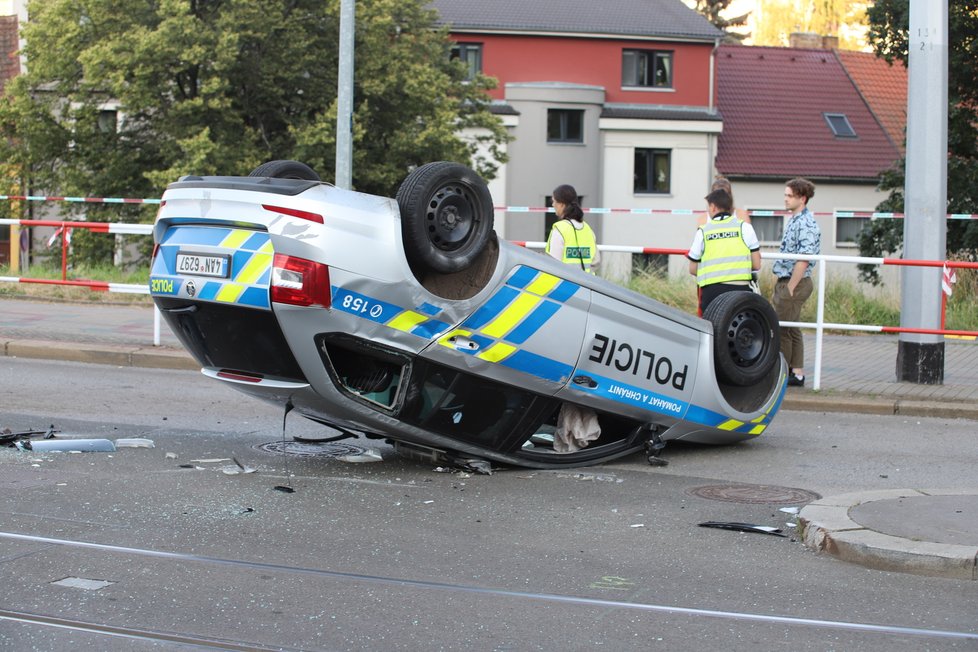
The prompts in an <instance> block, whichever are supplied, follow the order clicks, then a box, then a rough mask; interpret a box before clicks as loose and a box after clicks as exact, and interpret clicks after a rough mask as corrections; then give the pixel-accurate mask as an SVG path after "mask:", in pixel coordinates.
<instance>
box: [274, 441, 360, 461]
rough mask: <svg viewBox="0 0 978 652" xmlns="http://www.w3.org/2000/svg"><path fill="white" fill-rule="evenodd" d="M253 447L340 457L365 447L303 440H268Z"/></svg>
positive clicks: (291, 453)
mask: <svg viewBox="0 0 978 652" xmlns="http://www.w3.org/2000/svg"><path fill="white" fill-rule="evenodd" d="M255 448H258V449H259V450H263V451H265V452H266V453H275V454H276V455H283V454H285V455H297V456H299V457H340V456H342V455H363V454H364V453H365V452H366V449H365V448H361V447H360V446H354V445H353V444H347V443H344V442H338V441H331V442H322V443H313V442H305V441H282V440H279V441H270V442H268V443H267V444H259V445H258V446H256V447H255Z"/></svg>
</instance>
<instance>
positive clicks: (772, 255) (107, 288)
mask: <svg viewBox="0 0 978 652" xmlns="http://www.w3.org/2000/svg"><path fill="white" fill-rule="evenodd" d="M5 198H13V197H7V196H3V195H0V200H2V199H5ZM18 199H31V200H49V201H50V200H62V201H74V200H78V201H90V202H94V201H102V202H105V203H113V202H114V203H153V202H154V201H155V202H158V201H159V200H136V199H92V198H88V199H86V198H64V197H60V198H57V197H56V198H51V197H45V198H42V197H18ZM516 208H517V209H518V208H519V207H516ZM509 210H513V207H509ZM523 210H524V211H525V212H532V211H537V212H543V211H547V210H551V209H546V208H541V209H531V208H524V209H523ZM590 210H591V211H592V212H612V211H613V210H614V209H590ZM622 210H624V209H622ZM634 211H639V212H642V213H649V212H652V211H651V210H643V209H634ZM660 212H661V211H660ZM668 212H671V213H673V214H675V213H676V211H675V210H672V211H668ZM761 213H765V214H766V213H773V211H760V212H758V214H761ZM682 214H694V211H682ZM874 215H882V214H874ZM885 215H886V216H888V217H893V215H892V214H885ZM951 217H957V218H962V219H963V218H971V217H978V215H976V216H965V215H959V216H949V219H950V218H951ZM4 224H9V225H18V226H21V227H26V228H32V227H53V228H55V229H56V231H55V235H60V239H61V279H60V280H58V279H39V278H21V277H12V276H0V282H7V283H38V284H49V285H69V286H78V287H87V288H89V289H91V290H93V291H103V292H121V293H135V294H149V285H148V283H147V284H125V283H108V282H104V281H94V280H74V279H69V278H68V277H67V269H68V256H69V246H70V240H71V238H70V234H71V230H72V229H86V230H89V231H92V232H96V233H108V234H119V235H151V234H152V232H153V226H152V225H150V224H129V223H115V222H84V221H56V220H16V219H0V225H4ZM53 237H54V236H52V239H53ZM513 242H514V244H517V245H519V246H523V247H526V248H529V249H544V248H545V247H546V243H545V242H539V241H513ZM598 249H599V250H600V251H602V252H609V253H610V252H619V253H633V254H635V253H637V254H658V255H669V256H685V255H686V253H687V251H686V250H685V249H674V248H660V247H640V246H630V245H598ZM761 257H762V258H764V259H790V260H813V261H816V262H817V263H821V265H822V272H820V273H819V274H817V275H816V276H817V291H816V297H817V303H816V318H815V321H814V322H781V325H782V326H787V327H797V328H805V329H814V330H815V353H814V377H813V384H812V388H813V389H814V390H816V391H817V390H819V389H820V388H821V371H822V343H823V337H824V333H825V331H826V330H841V331H847V330H848V331H862V332H876V333H917V334H928V335H954V336H971V337H978V332H975V331H962V330H948V329H945V328H943V325H944V315H943V309H944V306H945V302H944V301H942V315H941V325H942V328H939V329H928V328H902V327H899V326H877V325H863V324H838V323H826V322H825V320H824V318H825V282H826V277H827V276H828V273H827V272H828V266H829V264H830V263H845V264H855V265H858V264H869V265H899V266H914V267H941V268H951V269H954V268H959V269H960V268H964V269H978V263H970V262H963V261H934V260H904V259H900V258H876V257H866V256H838V255H811V256H809V255H799V254H784V253H778V252H762V254H761ZM935 291H938V292H942V294H943V291H942V290H941V288H940V287H938V288H936V289H935ZM945 300H946V296H945ZM160 322H161V319H160V313H159V311H158V310H154V315H153V345H154V346H159V345H160Z"/></svg>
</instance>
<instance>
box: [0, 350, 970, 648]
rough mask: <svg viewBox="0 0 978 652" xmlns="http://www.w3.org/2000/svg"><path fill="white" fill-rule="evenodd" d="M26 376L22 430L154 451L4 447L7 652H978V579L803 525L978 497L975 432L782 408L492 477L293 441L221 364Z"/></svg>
mask: <svg viewBox="0 0 978 652" xmlns="http://www.w3.org/2000/svg"><path fill="white" fill-rule="evenodd" d="M0 386H2V387H3V394H2V399H0V400H2V403H0V429H2V428H3V427H9V428H10V429H12V430H15V431H16V430H20V429H26V428H46V427H48V426H49V425H54V426H55V427H56V428H58V429H60V430H61V431H62V436H78V437H89V438H96V437H105V438H108V439H111V440H117V439H119V438H147V439H150V440H152V441H153V443H154V448H120V449H118V450H117V451H116V452H114V453H80V454H67V453H37V452H34V453H29V452H22V451H17V450H14V449H11V448H0V496H2V498H0V586H2V587H3V592H2V594H0V649H10V650H65V649H72V650H159V649H208V648H214V649H233V650H253V649H262V650H264V649H301V650H557V649H562V650H593V649H595V648H598V649H608V650H616V651H618V650H633V649H634V650H648V649H661V650H670V651H671V650H703V649H716V648H724V649H728V650H776V649H792V650H852V649H859V650H880V651H882V650H887V651H892V650H921V649H927V650H978V624H976V620H975V614H976V609H975V604H976V599H978V585H976V583H975V582H968V581H955V580H947V579H939V578H930V577H921V576H915V575H906V574H901V573H889V572H882V571H876V570H871V569H867V568H863V567H861V566H856V565H852V564H848V563H845V562H842V561H839V560H838V559H835V558H834V557H831V556H828V555H817V554H814V553H812V552H811V551H810V550H808V549H807V548H805V547H804V546H803V545H802V544H801V543H800V542H798V541H797V540H795V538H794V537H792V536H790V535H791V533H792V529H791V528H790V527H788V526H787V525H786V523H787V522H790V521H791V515H790V514H788V513H785V512H782V511H780V508H782V507H785V508H788V507H792V506H795V507H797V506H801V504H802V503H803V502H804V500H805V497H806V496H812V495H816V494H817V495H829V494H835V493H844V492H849V491H860V490H865V489H886V488H896V487H914V486H927V487H944V488H954V487H967V486H972V485H973V482H974V480H973V478H974V468H975V462H976V454H975V446H974V432H973V425H974V424H973V422H971V421H963V420H960V421H959V420H953V419H935V418H904V417H880V416H868V415H858V414H831V413H811V412H791V411H782V412H781V413H780V414H779V415H778V417H777V419H776V420H775V423H774V425H773V426H772V427H771V428H770V429H769V430H768V431H767V432H766V433H765V434H764V435H763V436H762V437H761V438H759V439H757V440H755V441H752V442H748V443H745V444H741V445H737V446H732V447H725V448H706V447H694V446H678V445H670V446H669V447H668V448H667V449H666V451H665V457H666V458H667V459H669V461H670V465H669V466H667V467H664V468H653V467H650V466H648V465H647V463H646V462H645V459H644V456H642V455H636V456H634V457H632V458H626V459H625V460H622V461H620V462H618V463H615V464H610V465H605V466H600V467H592V468H584V469H577V470H562V471H526V470H504V471H497V472H496V473H494V474H493V475H491V476H485V475H468V474H461V473H457V472H456V473H444V472H436V471H435V470H434V468H433V467H432V465H430V464H426V463H423V462H418V461H414V460H408V459H403V458H400V457H398V456H396V455H394V453H393V451H392V449H391V448H390V447H389V446H387V445H385V444H383V443H380V442H375V441H355V442H351V443H352V444H353V445H354V446H359V447H360V448H361V449H363V448H373V449H375V450H376V451H377V452H379V453H380V454H381V456H382V457H383V461H381V462H376V463H353V462H344V461H340V460H339V459H336V458H335V457H330V456H327V455H326V454H314V453H316V452H317V451H319V452H320V453H322V452H323V450H324V449H323V447H316V446H312V445H306V446H302V447H299V446H292V447H286V448H287V449H288V450H289V451H291V452H286V453H284V454H283V453H281V452H277V451H276V449H281V448H282V446H280V445H279V444H280V442H281V441H282V439H283V427H282V415H281V414H280V413H279V412H278V410H277V409H275V408H272V407H270V406H265V405H263V404H261V403H258V402H257V401H254V400H252V399H249V398H247V397H245V396H243V395H239V394H237V393H235V392H233V391H232V390H230V389H229V388H226V387H224V386H221V385H219V384H217V383H214V382H213V381H210V380H207V379H205V378H203V377H202V376H200V375H199V374H197V373H195V372H188V371H166V370H149V369H138V368H112V367H107V366H103V365H85V364H78V363H58V362H49V361H39V360H19V359H5V360H3V361H2V364H0ZM320 432H321V431H320V430H319V429H318V427H317V426H315V424H312V423H310V422H306V421H303V420H301V419H298V418H296V419H294V420H293V418H291V417H290V419H289V420H288V421H287V423H286V425H285V436H286V438H287V439H290V438H291V437H293V436H301V437H314V436H316V435H317V434H319V433H320ZM263 445H264V446H265V448H262V446H263ZM329 450H331V451H334V452H335V451H336V450H338V448H332V449H329ZM349 450H350V452H357V450H355V449H352V448H350V449H349ZM297 453H304V454H302V455H300V454H297ZM231 458H235V459H237V460H238V462H240V463H241V464H242V465H243V466H245V467H248V468H249V469H254V472H253V473H237V474H233V475H230V474H226V473H225V471H226V470H233V469H238V467H237V466H235V465H234V464H232V463H231V462H230V461H228V460H230V459H231ZM211 460H225V461H211ZM185 465H189V467H190V468H183V467H184V466H185ZM238 470H240V469H238ZM276 487H287V488H291V489H293V490H294V492H292V493H287V492H283V491H280V490H278V489H276ZM757 501H759V502H757ZM792 501H793V502H792ZM711 520H712V521H741V522H749V523H756V524H762V525H771V526H776V527H780V528H782V529H783V530H784V532H785V533H786V534H788V535H789V536H787V537H784V538H782V537H776V536H769V535H763V534H747V533H740V532H734V531H729V530H721V529H708V528H702V527H698V523H701V522H704V521H711ZM71 578H77V580H71ZM65 579H69V580H71V581H75V582H77V581H78V580H87V581H95V582H97V583H96V584H84V583H83V584H82V588H78V587H75V586H64V585H63V584H57V583H56V582H59V581H63V580H65ZM102 582H109V583H110V584H105V585H104V586H103V585H101V583H102ZM69 583H71V582H69ZM194 646H196V647H194Z"/></svg>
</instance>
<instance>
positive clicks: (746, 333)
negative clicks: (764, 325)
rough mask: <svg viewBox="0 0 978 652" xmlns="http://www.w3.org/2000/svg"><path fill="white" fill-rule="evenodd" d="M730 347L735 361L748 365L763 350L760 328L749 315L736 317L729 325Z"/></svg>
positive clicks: (755, 320)
mask: <svg viewBox="0 0 978 652" xmlns="http://www.w3.org/2000/svg"><path fill="white" fill-rule="evenodd" d="M731 330H732V332H731V334H730V347H731V349H733V353H734V355H735V357H736V359H737V360H739V361H740V362H741V363H743V364H750V363H752V362H753V361H754V360H756V359H757V356H759V355H760V354H761V351H762V349H763V348H764V342H763V340H762V337H761V327H760V324H759V323H758V321H757V319H755V318H753V317H752V316H750V315H746V314H742V315H738V316H737V319H735V320H734V322H733V323H732V324H731Z"/></svg>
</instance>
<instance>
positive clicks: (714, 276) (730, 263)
mask: <svg viewBox="0 0 978 652" xmlns="http://www.w3.org/2000/svg"><path fill="white" fill-rule="evenodd" d="M743 224H744V223H743V222H742V221H741V220H740V219H739V218H738V217H736V216H734V215H728V216H726V217H724V218H721V219H719V220H713V219H711V220H708V221H707V223H706V224H704V225H703V226H701V227H700V231H702V232H703V256H702V258H700V262H699V264H698V266H697V268H696V283H697V284H698V285H699V286H700V287H702V286H704V285H713V284H714V283H729V282H731V281H749V280H750V278H751V252H750V249H749V248H748V247H747V244H746V243H745V242H744V238H743V236H742V235H741V227H742V226H743Z"/></svg>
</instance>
